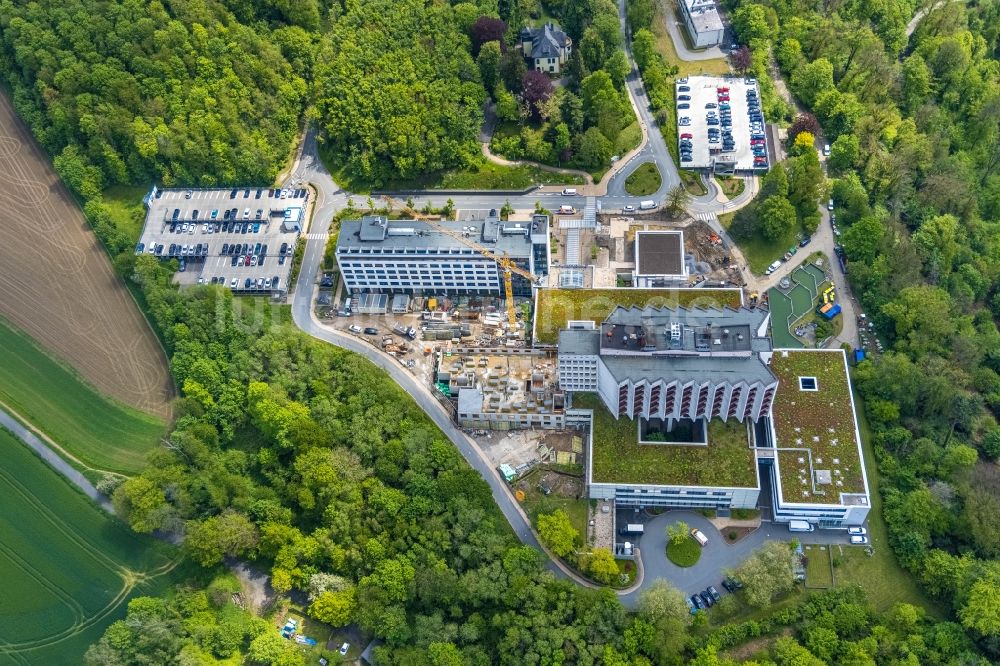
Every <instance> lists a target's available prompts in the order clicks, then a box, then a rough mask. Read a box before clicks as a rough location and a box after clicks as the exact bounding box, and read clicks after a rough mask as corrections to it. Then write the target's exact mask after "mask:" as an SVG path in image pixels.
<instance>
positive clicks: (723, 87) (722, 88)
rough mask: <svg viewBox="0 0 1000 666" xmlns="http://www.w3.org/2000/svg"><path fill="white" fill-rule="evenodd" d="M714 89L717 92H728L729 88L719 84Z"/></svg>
mask: <svg viewBox="0 0 1000 666" xmlns="http://www.w3.org/2000/svg"><path fill="white" fill-rule="evenodd" d="M715 90H716V91H717V92H720V93H727V92H729V88H726V87H725V86H719V87H718V88H716V89H715Z"/></svg>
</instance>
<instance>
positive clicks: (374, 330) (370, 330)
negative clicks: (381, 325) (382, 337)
mask: <svg viewBox="0 0 1000 666" xmlns="http://www.w3.org/2000/svg"><path fill="white" fill-rule="evenodd" d="M365 335H378V329H377V328H375V327H374V326H368V327H366V328H365Z"/></svg>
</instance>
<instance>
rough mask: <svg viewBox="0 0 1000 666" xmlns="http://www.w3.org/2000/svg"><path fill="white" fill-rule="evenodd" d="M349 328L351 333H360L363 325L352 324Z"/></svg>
mask: <svg viewBox="0 0 1000 666" xmlns="http://www.w3.org/2000/svg"><path fill="white" fill-rule="evenodd" d="M347 330H349V331H350V332H351V333H360V332H361V327H360V326H358V325H357V324H351V325H350V326H348V327H347Z"/></svg>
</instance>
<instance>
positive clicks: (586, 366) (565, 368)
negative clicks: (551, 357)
mask: <svg viewBox="0 0 1000 666" xmlns="http://www.w3.org/2000/svg"><path fill="white" fill-rule="evenodd" d="M597 365H598V357H597V356H596V355H585V354H560V355H559V387H560V388H561V389H562V390H564V391H586V392H588V393H592V392H594V391H596V390H597Z"/></svg>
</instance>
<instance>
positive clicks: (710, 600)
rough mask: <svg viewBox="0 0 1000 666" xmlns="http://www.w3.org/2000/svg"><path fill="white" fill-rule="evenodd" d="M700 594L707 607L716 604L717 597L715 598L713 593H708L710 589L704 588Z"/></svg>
mask: <svg viewBox="0 0 1000 666" xmlns="http://www.w3.org/2000/svg"><path fill="white" fill-rule="evenodd" d="M698 596H699V597H701V600H702V601H704V602H705V607H706V608H711V607H712V606H714V605H715V599H713V598H712V595H710V594H709V593H708V590H704V591H703V592H699V593H698Z"/></svg>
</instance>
